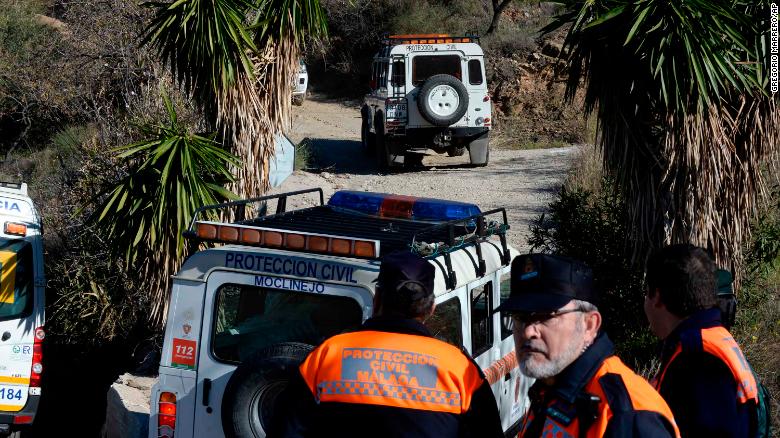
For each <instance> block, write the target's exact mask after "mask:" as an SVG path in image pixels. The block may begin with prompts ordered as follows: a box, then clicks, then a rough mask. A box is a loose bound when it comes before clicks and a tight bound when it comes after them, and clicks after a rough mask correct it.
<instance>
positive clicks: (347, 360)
mask: <svg viewBox="0 0 780 438" xmlns="http://www.w3.org/2000/svg"><path fill="white" fill-rule="evenodd" d="M300 372H301V375H302V376H303V379H304V380H305V382H306V384H307V386H308V387H309V389H310V390H311V392H312V394H315V399H316V400H317V402H318V403H319V402H341V403H358V404H367V405H381V406H390V407H398V408H407V409H419V410H425V411H435V412H447V413H453V414H461V413H463V412H465V411H468V410H469V407H470V404H471V398H472V394H473V393H474V391H476V390H477V388H479V386H480V385H481V384H482V383H483V382H484V378H483V377H482V375H481V374H480V372H479V370H478V369H477V367H476V366H475V365H474V363H473V362H472V361H471V360H469V359H468V358H467V357H466V356H465V355H464V354H463V353H462V352H461V351H460V350H458V349H457V348H455V347H453V346H452V345H450V344H447V343H445V342H442V341H439V340H438V339H435V338H430V337H426V336H417V335H410V334H401V333H389V332H381V331H359V332H354V333H347V334H342V335H338V336H334V337H333V338H330V339H329V340H327V341H326V342H325V343H324V344H323V345H321V346H320V347H318V348H317V349H316V350H314V351H313V352H312V353H311V354H310V355H309V357H307V358H306V360H305V361H304V362H303V363H302V364H301V366H300Z"/></svg>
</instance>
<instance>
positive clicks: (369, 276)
mask: <svg viewBox="0 0 780 438" xmlns="http://www.w3.org/2000/svg"><path fill="white" fill-rule="evenodd" d="M496 243H497V242H481V243H479V245H480V247H481V249H482V256H483V258H484V260H485V272H494V271H496V270H498V269H499V268H501V266H503V263H502V259H501V250H500V247H499V246H498V245H496ZM508 249H509V251H510V254H511V258H514V257H515V256H517V255H518V252H517V250H516V249H514V248H512V247H511V246H508ZM237 253H240V254H242V255H243V256H244V257H246V258H247V259H246V260H250V258H251V260H253V261H252V265H251V266H250V265H249V263H248V262H247V263H243V262H242V263H239V264H236V260H235V255H236V254H237ZM231 256H232V258H231ZM278 259H285V260H289V259H292V260H293V261H296V262H297V261H301V262H307V261H308V262H314V263H316V264H318V265H348V266H350V267H352V268H353V270H351V271H350V279H352V280H354V281H355V282H356V284H360V285H364V286H369V288H370V289H371V290H372V291H373V289H374V288H373V284H374V281H375V280H376V278H377V276H378V275H379V266H380V261H379V260H362V259H356V258H349V257H338V256H330V255H324V254H312V253H301V252H296V251H285V250H274V249H270V248H256V247H250V246H243V245H224V246H220V247H217V248H211V249H207V250H204V251H200V252H198V253H196V254H194V255H193V256H191V257H190V258H189V259H187V261H186V263H184V265H183V266H182V268H181V269H180V270H179V272H178V274H177V275H176V278H177V279H182V280H192V281H206V280H207V277H208V275H209V274H210V273H211V271H213V270H215V269H231V270H236V271H241V272H258V271H259V272H267V271H266V270H265V269H263V267H262V261H264V260H274V261H275V260H278ZM450 259H451V263H452V269H453V272H455V273H456V277H457V283H456V286H455V287H456V288H457V287H459V286H462V285H464V284H467V283H470V282H472V281H474V280H477V279H478V278H480V277H481V276H480V275H478V273H477V270H476V269H475V267H474V261H475V260H477V254H476V245H472V246H470V247H465V248H463V249H461V250H459V251H456V252H453V253H452V254H451V255H450ZM258 260H259V261H260V262H258ZM430 263H431V264H433V265H434V267H435V268H436V278H435V280H434V293H435V295H436V296H437V297H438V296H440V295H443V294H445V293H447V292H448V291H450V290H452V288H449V287H447V284H446V272H445V269H446V262H445V259H444V256H443V255H441V256H439V257H436V258H435V259H431V260H430ZM271 266H273V264H272V265H271ZM270 273H276V274H278V273H277V272H273V270H271V272H270ZM294 277H296V278H306V279H312V280H315V281H322V278H321V277H319V276H310V275H297V274H296V275H294ZM329 281H330V282H335V283H346V282H344V281H339V280H337V279H334V280H329Z"/></svg>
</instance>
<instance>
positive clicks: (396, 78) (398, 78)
mask: <svg viewBox="0 0 780 438" xmlns="http://www.w3.org/2000/svg"><path fill="white" fill-rule="evenodd" d="M405 67H406V65H405V64H404V62H403V61H395V62H393V77H392V80H391V81H390V83H391V85H392V86H394V87H403V86H404V84H406V71H405Z"/></svg>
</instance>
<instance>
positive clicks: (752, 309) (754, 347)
mask: <svg viewBox="0 0 780 438" xmlns="http://www.w3.org/2000/svg"><path fill="white" fill-rule="evenodd" d="M775 184H776V185H775V187H774V188H773V189H772V190H771V191H770V194H771V195H770V197H769V199H768V201H769V202H766V203H764V208H763V211H761V213H760V214H759V218H758V220H756V222H755V224H754V226H753V227H752V233H753V235H752V238H751V242H750V245H749V246H748V250H747V251H746V263H745V272H746V274H745V276H744V278H745V280H744V281H743V285H742V288H741V289H740V290H738V291H737V299H738V304H737V318H736V322H735V324H734V327H733V328H732V330H731V332H732V334H733V335H734V338H735V339H736V340H737V342H739V345H740V346H741V347H742V350H743V352H744V353H745V356H746V357H747V359H748V361H749V362H750V365H751V366H752V367H753V369H754V370H755V371H756V373H757V374H758V375H759V377H760V378H761V381H762V382H763V383H764V385H765V386H766V387H767V389H768V390H769V392H770V394H771V398H772V402H773V406H772V424H773V425H774V436H780V185H778V184H777V182H776V183H775Z"/></svg>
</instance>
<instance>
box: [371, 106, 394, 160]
mask: <svg viewBox="0 0 780 438" xmlns="http://www.w3.org/2000/svg"><path fill="white" fill-rule="evenodd" d="M381 120H382V117H381V114H377V115H376V116H374V130H375V131H376V137H375V145H374V151H375V152H376V167H377V168H378V169H379V171H380V172H387V171H389V170H390V163H391V162H392V157H391V156H390V148H389V145H388V144H387V138H386V137H385V129H384V127H383V126H382V122H381Z"/></svg>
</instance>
